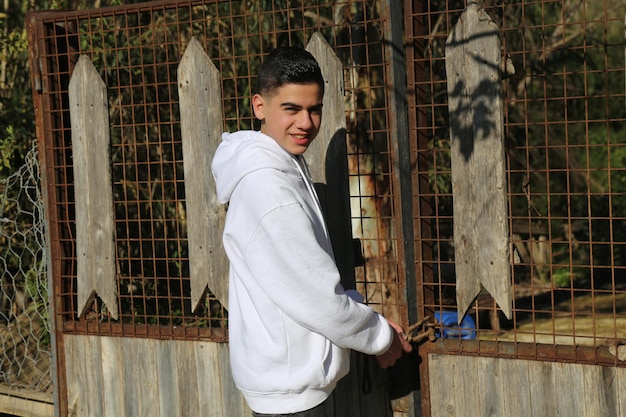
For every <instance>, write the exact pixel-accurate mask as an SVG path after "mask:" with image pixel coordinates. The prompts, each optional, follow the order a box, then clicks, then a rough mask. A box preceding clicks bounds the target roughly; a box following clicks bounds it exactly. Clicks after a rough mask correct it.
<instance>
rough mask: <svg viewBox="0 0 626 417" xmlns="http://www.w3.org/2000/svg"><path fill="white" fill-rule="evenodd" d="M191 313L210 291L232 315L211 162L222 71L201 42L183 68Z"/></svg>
mask: <svg viewBox="0 0 626 417" xmlns="http://www.w3.org/2000/svg"><path fill="white" fill-rule="evenodd" d="M178 94H179V105H180V129H181V135H182V142H183V167H184V173H185V201H186V207H187V239H188V245H189V274H190V280H191V309H192V311H195V310H196V309H197V308H198V305H199V303H200V301H201V299H202V296H203V295H204V293H205V291H206V289H207V287H208V288H209V289H210V290H211V291H212V292H213V294H215V296H216V297H217V298H218V299H219V301H220V302H221V303H222V305H223V306H224V308H226V309H228V259H227V258H226V253H225V252H224V248H223V246H222V232H223V230H224V220H225V218H226V212H225V208H224V207H223V205H221V204H219V203H218V202H217V196H216V195H215V181H214V179H213V175H212V174H211V160H212V158H213V154H214V153H215V149H216V148H217V145H218V144H219V143H220V141H221V138H222V132H223V126H222V101H221V97H222V93H221V88H220V75H219V71H218V70H217V68H216V67H215V65H213V63H212V62H211V60H210V59H209V56H208V55H207V54H206V52H205V51H204V49H203V48H202V45H200V42H199V41H198V40H197V39H196V38H195V37H194V38H192V39H191V41H190V42H189V45H188V46H187V49H186V51H185V54H184V55H183V57H182V59H181V61H180V65H179V67H178Z"/></svg>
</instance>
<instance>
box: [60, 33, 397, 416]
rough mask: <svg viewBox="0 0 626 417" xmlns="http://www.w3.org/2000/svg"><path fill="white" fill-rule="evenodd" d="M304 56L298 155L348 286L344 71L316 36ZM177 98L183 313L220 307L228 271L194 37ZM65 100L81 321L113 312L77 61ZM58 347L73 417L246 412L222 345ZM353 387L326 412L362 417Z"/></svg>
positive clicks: (127, 342)
mask: <svg viewBox="0 0 626 417" xmlns="http://www.w3.org/2000/svg"><path fill="white" fill-rule="evenodd" d="M307 49H309V50H310V51H311V52H312V53H313V55H314V56H316V58H317V59H318V61H319V63H320V67H321V69H322V73H323V75H324V78H325V80H326V82H327V85H326V92H325V96H324V107H323V112H324V115H323V123H322V127H321V131H320V134H319V139H318V140H316V141H315V142H314V143H313V144H312V145H311V148H310V149H309V150H308V152H307V157H308V159H309V161H310V165H311V168H312V169H311V171H312V175H313V178H314V180H315V182H316V187H317V188H318V191H319V193H320V200H321V201H322V204H323V206H324V210H325V214H326V216H327V217H328V219H330V220H331V221H330V223H329V226H330V227H329V228H330V232H331V235H332V238H333V243H334V247H336V248H337V259H338V260H339V264H340V268H341V271H342V275H343V278H344V283H345V284H346V285H347V286H352V285H354V282H353V278H354V275H353V274H354V273H353V272H352V276H351V275H350V271H353V269H354V265H353V261H352V238H351V231H350V227H349V225H350V223H349V216H350V211H349V200H348V198H349V197H348V187H347V180H348V175H347V157H346V143H345V117H343V115H344V112H343V107H342V106H343V95H344V92H343V70H342V65H341V63H340V61H339V60H338V58H337V57H336V56H335V54H334V52H333V51H332V49H331V48H330V46H329V45H328V43H327V42H326V41H325V40H324V38H323V37H322V36H321V35H319V34H314V35H313V36H312V37H311V40H310V42H309V44H308V46H307ZM94 86H97V88H94ZM178 91H179V102H180V114H181V134H182V143H183V156H184V172H185V188H186V208H187V219H186V220H187V228H188V240H189V258H190V262H189V263H190V280H191V292H192V294H191V297H192V308H194V309H195V307H196V305H197V303H198V302H199V300H200V299H201V298H202V296H203V294H204V293H205V291H207V290H210V291H212V292H213V293H214V294H215V295H216V296H217V297H218V299H219V300H220V301H221V302H222V304H223V305H227V302H228V279H227V277H228V263H227V261H226V256H225V254H224V252H223V249H222V244H221V232H222V230H223V229H222V228H223V221H224V213H225V211H224V207H222V206H221V205H220V204H218V203H217V201H216V197H215V186H214V183H213V179H212V175H211V171H210V166H211V158H212V155H213V152H214V150H215V148H216V147H217V145H218V143H219V141H220V140H221V133H222V131H223V126H222V109H221V106H220V100H219V99H218V98H219V97H220V79H219V72H218V71H217V69H216V68H215V66H214V65H213V64H212V63H211V60H210V59H209V57H208V55H207V54H206V53H205V51H204V50H203V48H202V46H201V45H200V43H199V42H198V41H197V40H196V39H195V38H192V39H191V41H190V42H189V44H188V46H187V49H186V52H185V54H184V55H183V58H182V59H181V62H180V65H179V68H178ZM69 96H70V97H69V98H70V108H71V109H72V113H71V118H72V139H73V140H72V151H73V161H74V172H75V177H76V179H77V182H76V213H77V214H76V223H77V228H76V230H77V239H76V241H77V252H78V253H79V257H78V259H77V263H78V276H77V285H78V293H79V298H78V300H79V304H78V309H79V311H77V314H79V315H80V314H83V311H84V310H85V306H86V305H87V304H89V303H90V302H91V300H92V298H93V297H96V296H99V297H100V298H101V299H102V301H103V303H104V304H105V305H106V307H107V308H108V310H109V311H110V313H111V315H112V316H113V317H117V315H118V311H117V309H118V308H119V307H118V305H117V302H116V293H115V288H116V281H115V279H116V275H115V249H114V229H113V227H112V224H113V217H114V213H113V203H112V190H111V178H110V166H109V164H110V159H109V153H108V148H109V140H110V139H109V137H108V108H107V105H106V103H107V98H106V86H105V85H104V82H103V81H102V80H101V79H100V77H99V76H98V73H97V71H96V70H95V68H94V67H93V65H92V64H91V62H90V61H89V59H88V58H87V57H85V56H83V57H81V58H80V60H79V62H78V64H77V66H76V69H75V70H74V73H73V75H72V79H71V81H70V88H69ZM108 173H109V174H108ZM64 345H65V349H64V355H65V363H66V370H65V372H66V373H65V380H66V381H67V382H66V385H67V392H66V394H65V395H66V396H67V399H66V400H67V402H68V405H69V409H70V410H71V412H72V415H77V416H115V417H122V416H154V417H158V416H168V417H169V416H200V415H202V416H215V417H218V416H220V417H232V416H245V415H249V413H250V411H249V410H248V409H247V405H246V404H245V401H244V400H243V397H242V396H241V395H240V393H239V392H238V391H237V390H236V388H235V387H234V384H233V382H232V377H231V375H230V367H229V359H228V346H227V344H224V343H213V342H200V341H181V340H156V339H146V338H127V337H108V336H93V335H66V336H65V340H64ZM353 361H354V362H355V368H356V369H355V371H354V372H353V374H354V373H356V372H358V370H359V369H360V368H362V367H363V366H369V362H368V361H367V359H364V358H362V357H361V355H358V354H356V353H355V354H354V355H353ZM369 378H371V380H376V379H378V378H380V375H377V374H375V373H374V374H373V375H370V376H369ZM373 386H374V387H376V386H378V387H382V386H381V385H380V384H378V385H373ZM360 388H361V384H359V380H358V378H357V377H356V376H353V377H350V376H349V377H347V378H345V380H344V381H342V383H341V385H340V386H339V387H338V389H337V393H336V395H335V396H334V400H333V401H330V402H329V410H334V413H335V415H337V416H342V417H343V416H351V415H354V416H355V417H356V416H360V415H362V414H360V412H359V411H358V410H359V409H360V407H359V406H354V403H353V401H360V402H362V401H361V400H360V399H359V398H358V394H357V395H355V394H354V393H352V394H351V393H350V392H351V391H356V392H359V390H360ZM376 393H378V395H376ZM369 394H370V395H369V396H368V398H369V399H370V400H369V401H371V403H369V404H367V409H369V410H370V412H371V414H369V415H371V416H377V415H378V416H379V415H384V413H385V412H386V411H385V410H386V409H388V406H385V402H384V401H383V399H384V398H385V395H386V394H385V392H384V390H382V389H376V388H374V390H373V393H369ZM387 404H388V403H387ZM331 412H333V411H331ZM355 413H356V414H355Z"/></svg>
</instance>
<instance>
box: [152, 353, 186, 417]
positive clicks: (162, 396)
mask: <svg viewBox="0 0 626 417" xmlns="http://www.w3.org/2000/svg"><path fill="white" fill-rule="evenodd" d="M177 363H178V359H177V349H176V344H175V343H174V342H167V343H162V344H160V346H159V349H158V352H157V363H156V367H157V372H158V374H159V376H158V378H159V380H158V385H159V404H160V411H161V415H162V416H164V417H165V416H177V415H178V410H180V409H181V408H182V405H181V403H180V397H179V395H178V389H176V387H178V386H179V385H180V384H181V383H182V382H181V381H180V376H179V374H178V365H177ZM184 379H185V378H183V380H184Z"/></svg>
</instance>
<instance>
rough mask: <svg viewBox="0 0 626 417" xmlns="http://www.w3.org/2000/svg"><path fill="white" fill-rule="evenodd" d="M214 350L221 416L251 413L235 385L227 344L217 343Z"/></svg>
mask: <svg viewBox="0 0 626 417" xmlns="http://www.w3.org/2000/svg"><path fill="white" fill-rule="evenodd" d="M216 352H217V355H218V359H217V363H218V364H219V376H218V377H216V378H215V379H216V381H217V383H219V384H220V386H221V391H222V407H223V408H222V413H223V414H222V417H230V416H249V415H252V411H251V410H250V408H249V407H248V404H247V403H246V400H245V399H244V397H243V395H242V394H241V392H239V390H238V389H237V387H236V386H235V382H234V380H233V375H232V373H231V368H230V353H229V348H228V344H226V343H217V344H216Z"/></svg>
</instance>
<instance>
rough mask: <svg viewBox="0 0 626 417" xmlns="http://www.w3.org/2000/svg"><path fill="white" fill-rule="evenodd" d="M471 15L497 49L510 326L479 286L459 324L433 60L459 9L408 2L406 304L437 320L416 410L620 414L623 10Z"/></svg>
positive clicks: (625, 303)
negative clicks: (488, 28) (491, 28)
mask: <svg viewBox="0 0 626 417" xmlns="http://www.w3.org/2000/svg"><path fill="white" fill-rule="evenodd" d="M468 3H472V2H468ZM474 3H475V4H476V5H477V6H478V8H479V9H480V10H479V11H480V13H483V12H484V13H485V14H481V19H484V20H487V19H489V20H490V21H492V22H493V24H494V25H495V27H497V37H498V39H499V41H500V43H501V45H502V50H500V51H496V52H497V53H498V54H500V56H501V59H500V62H501V63H502V65H501V66H499V67H498V70H500V73H501V81H499V84H500V86H501V93H502V99H503V103H504V106H503V112H502V114H501V116H500V117H501V119H502V121H503V122H504V135H503V137H502V140H503V141H504V147H505V162H506V183H507V186H506V201H507V205H508V213H509V214H508V224H507V226H508V229H509V231H510V234H509V238H510V243H511V245H510V259H511V262H510V273H511V277H512V281H511V285H512V304H511V310H512V314H511V315H510V318H507V317H505V315H504V314H503V308H501V307H502V306H499V305H498V304H497V303H496V301H495V300H494V297H493V296H492V294H490V293H489V291H487V290H486V289H485V288H484V287H483V288H482V290H481V291H480V292H479V294H478V296H477V297H476V299H475V300H474V301H473V302H472V304H471V307H470V309H469V311H468V314H467V316H466V318H467V317H469V319H471V320H469V321H466V322H463V323H462V324H461V325H460V326H459V325H458V324H457V323H458V320H457V316H456V311H457V298H456V295H457V294H456V290H457V288H458V283H461V282H462V281H463V280H467V279H469V278H470V277H467V276H462V275H461V276H460V275H459V274H457V271H458V270H459V267H458V263H457V262H458V260H457V262H455V255H456V254H457V253H458V251H457V250H455V249H458V248H455V247H454V246H455V245H454V243H455V239H454V231H455V227H454V222H453V220H454V218H455V216H457V215H458V214H459V213H454V212H453V208H454V209H455V210H456V208H457V206H456V205H454V198H455V197H456V196H457V191H458V190H455V184H454V183H453V182H452V180H451V178H452V176H451V172H452V170H453V166H451V165H452V164H451V149H454V147H455V146H462V145H459V143H455V142H454V141H451V139H450V138H451V137H452V136H453V135H452V133H451V131H450V126H451V125H452V122H451V117H452V116H451V114H452V112H453V110H452V109H451V108H449V106H448V104H450V102H451V96H450V90H449V87H448V82H447V81H448V80H447V78H446V77H451V76H452V75H451V74H446V62H445V59H446V51H447V48H448V47H449V45H450V40H451V39H452V34H453V32H454V31H455V30H457V29H456V27H457V26H456V25H460V24H461V23H465V22H461V20H463V17H462V14H463V13H464V11H465V10H466V6H469V4H466V3H465V2H464V1H457V2H455V1H452V2H450V1H445V2H444V1H429V2H422V1H411V2H406V4H405V16H406V19H405V23H406V30H407V39H409V40H410V41H409V46H408V48H407V61H408V78H409V83H408V84H409V91H410V96H412V97H415V100H410V102H409V120H410V123H409V129H410V132H411V138H412V140H411V158H412V164H413V166H414V175H413V180H414V195H413V202H414V210H415V232H416V235H415V258H416V265H417V266H418V268H417V274H416V276H417V282H418V284H417V288H418V290H417V293H418V299H419V309H420V313H421V314H422V315H423V316H427V315H431V316H433V315H435V316H437V317H439V318H440V321H441V322H442V323H446V324H444V327H442V328H439V329H438V332H439V335H440V336H441V337H440V339H439V340H438V341H437V342H436V343H432V344H424V345H423V346H422V347H421V349H420V354H421V358H422V360H423V366H422V367H421V382H422V389H423V395H422V399H423V400H424V401H423V408H422V410H423V413H424V415H432V416H444V415H445V416H451V415H471V416H482V415H507V416H522V415H523V416H531V415H532V416H546V415H570V414H571V415H586V416H594V415H624V407H623V404H624V387H625V385H626V382H625V381H626V375H625V372H624V360H625V359H626V354H625V353H626V352H625V349H626V348H625V347H624V346H623V343H624V338H625V337H626V333H625V330H624V329H626V327H625V324H626V286H625V282H626V281H625V278H626V217H624V213H626V207H625V204H626V199H625V198H624V197H625V193H626V181H625V180H626V171H625V170H624V163H625V162H626V140H625V139H624V138H625V137H626V128H625V125H626V124H625V121H626V119H625V106H624V104H625V92H624V91H625V90H624V79H625V77H624V68H625V61H624V16H625V12H626V10H625V4H624V2H623V1H611V0H603V1H584V0H583V1H570V0H556V1H552V0H542V1H526V0H523V1H515V2H508V1H507V2H495V1H488V0H485V1H480V2H474ZM468 42H469V41H468ZM483 52H485V51H480V50H475V51H471V53H476V55H480V54H481V53H483ZM469 60H470V58H466V62H465V65H469ZM454 75H456V74H454ZM461 94H469V93H467V92H464V93H461ZM481 127H482V128H488V126H478V127H476V126H475V127H474V128H478V129H480V128H481ZM470 130H471V128H470ZM495 157H497V155H494V158H495ZM484 204H489V202H484ZM481 215H483V213H478V216H481ZM478 244H480V241H479V242H478ZM485 244H486V242H485ZM448 314H452V315H453V319H452V320H450V321H447V319H446V317H447V315H448ZM446 336H447V337H446ZM620 404H621V406H620Z"/></svg>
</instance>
